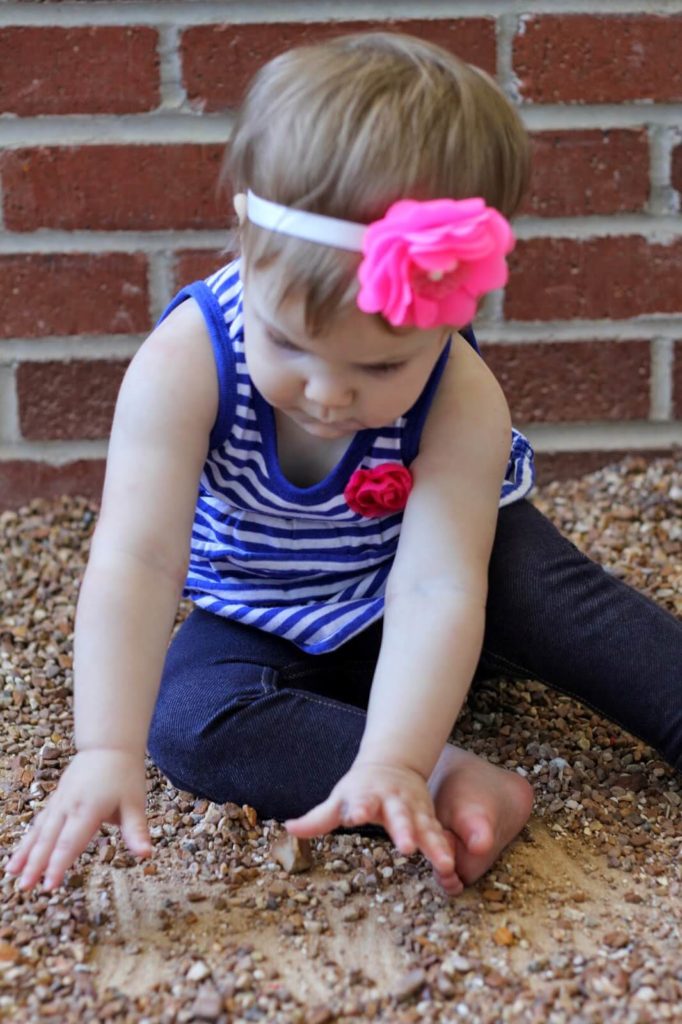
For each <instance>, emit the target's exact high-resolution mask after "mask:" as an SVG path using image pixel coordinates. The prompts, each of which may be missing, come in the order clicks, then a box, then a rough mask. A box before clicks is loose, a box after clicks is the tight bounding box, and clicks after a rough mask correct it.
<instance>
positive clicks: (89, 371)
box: [17, 359, 127, 441]
mask: <svg viewBox="0 0 682 1024" xmlns="http://www.w3.org/2000/svg"><path fill="white" fill-rule="evenodd" d="M126 366H127V363H125V362H121V361H115V360H103V359H102V360H90V361H73V362H57V361H54V362H44V363H21V364H20V365H19V366H18V368H17V395H18V398H19V423H20V428H21V433H22V436H23V437H24V438H26V440H27V441H56V440H62V441H74V440H93V439H96V438H102V437H108V436H109V431H110V428H111V420H112V416H113V413H114V406H115V404H116V397H117V395H118V391H119V388H120V386H121V381H122V380H123V374H124V373H125V371H126Z"/></svg>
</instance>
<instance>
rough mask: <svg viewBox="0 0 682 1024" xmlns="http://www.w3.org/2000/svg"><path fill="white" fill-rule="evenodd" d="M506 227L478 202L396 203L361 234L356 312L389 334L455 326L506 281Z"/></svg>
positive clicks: (509, 242)
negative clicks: (385, 325)
mask: <svg viewBox="0 0 682 1024" xmlns="http://www.w3.org/2000/svg"><path fill="white" fill-rule="evenodd" d="M513 247H514V236H513V234H512V230H511V227H510V226H509V223H508V222H507V220H506V219H505V218H504V217H503V216H502V214H501V213H498V212H497V210H494V209H492V207H490V206H486V204H485V202H484V200H483V199H433V200H430V201H428V202H417V201H416V200H414V199H402V200H400V201H399V202H397V203H393V205H392V206H390V207H389V209H388V210H387V212H386V215H385V216H384V217H383V218H382V219H381V220H377V221H374V222H373V223H372V224H370V225H369V226H368V228H367V231H366V233H365V237H364V241H363V252H364V259H363V261H362V263H361V264H360V268H359V271H358V277H359V279H360V285H361V287H360V292H359V294H358V299H357V303H358V306H359V307H360V309H361V310H362V311H363V313H382V314H383V316H385V317H386V319H387V320H388V322H389V323H391V324H393V326H394V327H398V326H400V325H403V326H412V325H414V326H416V327H420V328H427V327H436V326H437V325H439V324H453V325H455V326H461V325H463V324H467V323H469V321H470V320H471V319H472V318H473V316H474V313H475V312H476V300H477V299H478V298H479V297H480V296H481V295H484V294H485V292H489V291H491V290H492V289H493V288H500V287H501V286H502V285H503V284H505V283H506V281H507V274H508V271H507V262H506V260H505V256H506V254H507V253H508V252H511V250H512V249H513Z"/></svg>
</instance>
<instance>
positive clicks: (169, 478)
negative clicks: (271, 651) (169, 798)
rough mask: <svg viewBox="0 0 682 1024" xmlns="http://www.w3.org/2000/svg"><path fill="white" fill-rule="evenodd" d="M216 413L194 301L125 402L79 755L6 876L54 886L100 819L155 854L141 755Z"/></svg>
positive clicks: (80, 627)
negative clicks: (147, 820)
mask: <svg viewBox="0 0 682 1024" xmlns="http://www.w3.org/2000/svg"><path fill="white" fill-rule="evenodd" d="M216 409H217V382H216V375H215V368H214V363H213V356H212V352H211V347H210V342H209V340H208V336H207V334H206V330H205V327H204V325H203V320H202V318H201V314H200V313H199V311H198V310H197V309H196V307H194V304H193V303H189V302H188V303H185V304H184V305H183V306H181V307H179V309H178V310H176V311H175V312H174V313H173V314H171V316H170V317H169V318H168V319H167V320H166V321H165V322H164V324H162V325H161V326H160V327H159V328H158V329H157V330H156V331H155V332H154V334H152V335H151V337H150V338H149V339H148V340H147V341H146V342H145V344H144V345H143V346H142V347H141V349H140V351H139V352H138V353H137V355H136V357H135V359H134V360H133V362H132V363H131V365H130V367H129V369H128V372H127V374H126V377H125V379H124V382H123V385H122V387H121V392H120V395H119V398H118V402H117V406H116V414H115V417H114V423H113V427H112V435H111V442H110V448H109V456H108V460H107V474H106V481H105V486H104V493H103V498H102V510H101V514H100V518H99V522H98V525H97V529H96V531H95V535H94V537H93V541H92V548H91V553H90V558H89V561H88V567H87V569H86V573H85V577H84V579H83V584H82V587H81V593H80V596H79V601H78V609H77V613H76V637H75V659H74V686H75V705H74V710H75V744H76V747H77V750H78V753H77V755H76V757H75V758H74V759H73V761H72V762H71V764H70V765H69V767H68V768H67V770H66V772H65V773H64V775H63V776H62V779H61V780H60V783H59V786H58V787H57V789H56V790H55V792H54V793H53V794H52V796H51V797H50V799H49V801H48V803H47V805H46V807H45V808H44V810H43V811H42V812H41V814H40V815H39V816H38V817H37V818H36V820H35V822H34V823H33V825H32V826H31V828H30V829H29V832H28V833H27V834H26V836H25V837H24V839H23V841H22V843H21V844H20V846H19V847H18V849H17V851H16V853H15V854H14V856H13V857H12V859H11V861H10V863H9V865H8V870H10V871H11V872H12V873H14V874H17V873H19V872H21V873H22V885H23V886H24V887H26V888H29V887H31V886H32V885H34V884H35V883H36V882H37V881H38V880H39V878H40V877H41V876H42V875H43V873H45V878H46V884H47V885H48V887H52V886H54V885H55V884H58V882H59V881H61V878H62V877H63V874H64V871H65V870H66V869H67V868H68V866H69V865H70V864H71V863H72V862H73V860H74V859H75V857H77V856H78V854H79V853H81V852H82V850H83V849H84V848H85V846H86V845H87V844H88V842H89V841H90V839H91V838H92V836H93V834H94V833H95V832H96V830H97V829H98V828H99V825H100V824H101V822H102V821H112V822H114V823H118V824H121V826H122V830H123V835H124V838H125V840H126V842H127V843H128V846H129V847H130V849H131V850H132V851H133V852H135V853H141V854H144V853H147V852H149V836H148V832H147V828H146V823H145V817H144V796H145V784H144V751H145V745H146V739H147V731H148V728H149V722H150V720H151V715H152V712H153V708H154V702H155V699H156V694H157V691H158V686H159V681H160V677H161V671H162V667H163V660H164V656H165V651H166V646H167V643H168V638H169V636H170V632H171V629H172V625H173V621H174V618H175V613H176V610H177V605H178V599H179V597H180V593H181V590H182V584H183V580H184V576H185V572H186V568H187V562H188V555H189V538H190V531H191V525H192V517H193V511H194V507H195V503H196V494H197V485H198V480H199V475H200V472H201V467H202V465H203V462H204V459H205V457H206V451H207V445H208V437H209V434H210V430H211V427H212V424H213V422H214V420H215V415H216Z"/></svg>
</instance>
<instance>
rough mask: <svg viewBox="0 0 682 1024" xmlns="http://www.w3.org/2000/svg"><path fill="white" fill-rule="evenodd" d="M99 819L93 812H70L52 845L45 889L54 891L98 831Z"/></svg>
mask: <svg viewBox="0 0 682 1024" xmlns="http://www.w3.org/2000/svg"><path fill="white" fill-rule="evenodd" d="M101 820H102V819H101V817H100V815H99V814H97V813H93V811H86V810H77V811H72V812H71V813H70V814H69V815H68V817H67V818H66V820H65V821H64V822H63V825H62V828H61V830H60V832H59V834H58V835H57V836H56V837H55V840H54V842H53V843H52V848H51V850H50V852H49V859H48V862H47V869H46V871H45V885H44V888H45V889H54V888H55V887H56V886H58V885H59V883H60V882H61V881H62V879H63V878H64V873H65V872H66V870H67V868H69V867H71V865H72V864H73V862H74V861H75V859H76V857H78V856H79V854H81V853H82V852H83V850H84V849H85V847H86V846H87V845H88V843H89V842H90V840H91V839H92V837H93V836H94V834H95V832H96V831H97V830H98V828H99V826H100V822H101Z"/></svg>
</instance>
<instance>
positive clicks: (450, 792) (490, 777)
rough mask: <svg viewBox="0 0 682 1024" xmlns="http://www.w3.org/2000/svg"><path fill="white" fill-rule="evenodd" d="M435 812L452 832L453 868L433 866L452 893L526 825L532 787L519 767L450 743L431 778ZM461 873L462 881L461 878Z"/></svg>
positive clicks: (485, 867)
mask: <svg viewBox="0 0 682 1024" xmlns="http://www.w3.org/2000/svg"><path fill="white" fill-rule="evenodd" d="M429 789H430V791H431V794H432V796H433V801H434V805H435V808H436V817H437V818H438V820H439V821H440V823H441V825H442V826H443V828H444V829H445V830H446V832H448V833H450V834H451V836H452V839H451V842H452V845H453V849H454V851H455V873H453V874H452V875H450V876H448V877H447V878H446V877H444V876H441V875H439V874H438V873H437V872H434V873H435V875H436V879H437V881H438V882H439V883H440V884H441V885H442V886H443V888H444V889H445V891H446V892H448V893H449V894H450V895H453V896H455V895H457V894H458V893H459V892H461V891H462V888H463V886H462V882H463V883H464V884H465V885H471V884H472V882H475V881H476V880H477V879H478V878H480V877H481V875H484V874H485V872H486V871H487V870H488V868H489V867H491V865H492V864H494V862H495V861H496V860H497V858H498V857H499V855H500V853H501V852H502V850H504V848H505V846H507V845H508V844H509V843H510V842H511V841H512V839H514V838H515V836H517V835H518V834H519V832H520V831H521V829H522V828H523V826H524V825H525V823H526V821H527V820H528V817H529V815H530V812H531V808H532V806H533V790H532V788H531V786H530V785H529V784H528V783H527V782H526V780H525V779H524V778H522V777H521V776H520V775H517V774H516V772H511V771H507V770H506V769H505V768H498V767H497V766H496V765H494V764H490V763H489V762H488V761H484V760H482V758H480V757H476V755H475V754H471V753H469V752H468V751H466V750H460V749H459V747H454V746H452V745H451V744H448V745H447V746H446V747H445V750H444V751H443V753H442V754H441V757H440V759H439V761H438V764H437V765H436V767H435V769H434V772H433V774H432V776H431V778H430V780H429ZM460 879H461V881H460Z"/></svg>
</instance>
